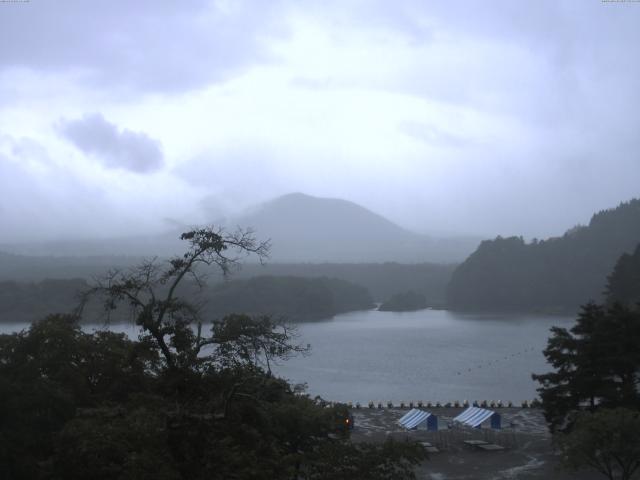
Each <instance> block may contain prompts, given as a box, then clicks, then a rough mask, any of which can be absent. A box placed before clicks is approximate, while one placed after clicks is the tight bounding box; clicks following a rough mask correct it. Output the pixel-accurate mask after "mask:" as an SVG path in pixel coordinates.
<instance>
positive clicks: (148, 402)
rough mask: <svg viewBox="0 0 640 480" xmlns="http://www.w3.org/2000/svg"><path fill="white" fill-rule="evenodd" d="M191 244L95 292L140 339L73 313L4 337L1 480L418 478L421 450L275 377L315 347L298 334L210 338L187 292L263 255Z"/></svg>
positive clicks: (208, 236)
mask: <svg viewBox="0 0 640 480" xmlns="http://www.w3.org/2000/svg"><path fill="white" fill-rule="evenodd" d="M182 239H183V240H186V241H187V242H188V243H189V248H188V249H187V251H186V253H185V254H184V255H182V256H179V257H174V258H172V259H171V260H170V261H169V262H167V263H164V264H158V263H157V262H155V261H147V262H144V263H141V264H140V265H138V266H137V267H135V268H133V269H131V270H129V271H126V272H120V271H112V272H110V273H109V274H107V275H106V276H105V277H103V278H102V279H100V280H99V281H98V282H97V283H96V284H95V285H93V286H92V287H91V288H90V289H89V290H87V291H86V292H85V295H84V300H85V304H86V301H89V300H90V299H92V298H99V299H100V300H101V301H102V302H103V303H102V305H103V306H104V308H106V309H107V310H108V311H110V312H112V313H114V314H120V313H121V311H122V310H119V309H118V307H119V306H121V307H122V306H125V307H126V309H127V310H128V311H129V315H130V318H132V320H133V321H134V322H135V324H136V325H137V326H139V327H140V332H141V333H140V337H139V340H138V341H133V340H130V339H127V338H126V337H125V336H124V335H122V334H116V333H113V332H108V331H106V332H95V333H85V332H83V331H82V330H81V329H80V327H79V323H78V317H76V316H71V315H53V316H49V317H47V318H45V319H44V320H42V321H40V322H36V323H34V324H33V325H32V326H31V328H30V329H29V330H28V331H23V332H20V333H15V334H12V335H0V478H11V479H37V478H51V479H72V480H73V479H86V478H95V479H105V480H106V479H113V478H117V479H123V480H124V479H147V478H148V479H154V480H155V479H163V480H169V479H196V480H197V479H234V478H235V479H265V480H267V479H303V478H305V479H315V478H335V479H338V478H340V479H342V478H350V479H358V478H362V479H364V478H368V479H374V480H375V479H399V480H403V479H411V478H414V475H413V466H415V465H416V464H417V463H418V462H420V461H422V460H423V459H424V458H425V452H424V450H423V449H422V447H420V446H419V445H411V444H404V443H403V444H394V443H386V444H382V445H368V444H358V445H352V444H350V443H349V442H348V439H347V436H348V430H347V429H346V423H345V418H346V416H347V414H348V412H347V410H346V408H345V407H344V406H333V407H329V406H327V405H326V404H324V402H322V401H321V400H319V399H311V398H308V397H307V396H305V395H301V394H300V392H299V391H298V389H297V388H294V387H292V386H290V385H289V384H288V383H287V382H286V381H284V380H282V379H278V378H274V376H273V375H272V373H271V368H270V367H271V364H272V363H273V362H274V361H277V360H279V359H280V360H282V359H286V358H288V357H289V356H291V355H293V354H296V353H304V352H305V351H306V349H305V348H302V347H299V346H297V345H295V343H293V341H292V340H293V337H292V332H291V331H290V330H288V329H287V327H286V326H283V325H281V326H278V325H276V324H274V323H273V322H272V321H271V319H270V318H269V317H265V316H262V317H259V318H251V317H249V316H246V315H229V316H227V317H225V318H223V319H222V320H221V321H218V322H216V323H213V324H211V327H210V328H209V329H204V328H203V322H202V318H201V312H200V310H199V309H198V308H196V306H195V305H194V304H192V303H190V302H188V301H186V300H184V299H183V298H181V297H180V296H179V295H178V291H179V288H178V287H179V286H180V284H181V283H182V282H183V280H184V279H185V278H187V277H191V278H192V280H193V281H194V282H195V283H196V284H201V282H202V277H201V276H200V274H199V273H198V270H197V268H196V267H197V266H198V265H201V264H202V265H217V266H218V267H219V268H220V269H222V270H223V271H224V272H228V271H229V270H230V269H231V267H233V266H234V264H235V262H236V260H237V258H238V256H237V255H235V254H232V253H230V252H233V251H234V250H235V251H236V253H237V254H246V253H255V254H257V255H258V256H262V255H263V254H264V253H265V251H264V248H265V245H264V244H260V243H257V242H256V241H255V240H254V239H253V237H252V236H251V235H250V234H248V233H247V232H237V233H236V234H233V235H226V234H225V233H224V232H221V231H216V230H213V229H209V228H207V229H200V230H195V231H192V232H187V233H185V234H183V235H182ZM205 330H208V331H205ZM326 473H328V474H329V476H326V475H325V474H326Z"/></svg>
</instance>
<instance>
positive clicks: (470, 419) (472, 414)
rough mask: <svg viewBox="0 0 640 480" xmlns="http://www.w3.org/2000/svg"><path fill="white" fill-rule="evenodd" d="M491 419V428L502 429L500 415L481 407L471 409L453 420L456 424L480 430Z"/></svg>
mask: <svg viewBox="0 0 640 480" xmlns="http://www.w3.org/2000/svg"><path fill="white" fill-rule="evenodd" d="M489 419H491V428H495V429H499V428H500V420H501V419H500V414H499V413H496V412H494V411H492V410H486V409H484V408H479V407H469V408H467V409H466V410H465V411H464V412H462V413H461V414H460V415H458V416H457V417H455V418H454V419H453V421H454V422H458V423H462V424H464V425H468V426H470V427H472V428H480V426H481V425H482V424H483V423H484V422H485V421H487V420H489Z"/></svg>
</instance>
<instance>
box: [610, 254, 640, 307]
mask: <svg viewBox="0 0 640 480" xmlns="http://www.w3.org/2000/svg"><path fill="white" fill-rule="evenodd" d="M606 293H607V302H608V303H615V302H619V303H624V304H627V305H635V304H640V243H639V244H638V246H637V247H636V249H635V251H634V252H633V253H632V254H628V253H625V254H623V255H622V256H621V257H620V258H619V259H618V262H617V263H616V265H615V267H614V268H613V272H612V273H611V275H609V277H608V285H607V292H606Z"/></svg>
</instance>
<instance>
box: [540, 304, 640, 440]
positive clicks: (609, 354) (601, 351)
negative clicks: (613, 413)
mask: <svg viewBox="0 0 640 480" xmlns="http://www.w3.org/2000/svg"><path fill="white" fill-rule="evenodd" d="M638 345H640V311H639V310H637V309H632V308H628V307H626V306H624V305H621V304H614V305H611V306H609V307H603V306H600V305H596V304H593V303H591V304H588V305H585V306H584V307H583V308H582V311H581V312H580V314H579V316H578V319H577V322H576V324H575V325H574V326H573V327H572V328H571V329H570V330H567V329H565V328H559V327H553V328H552V336H551V337H550V338H549V342H548V345H547V348H546V349H545V351H544V354H545V356H546V357H547V360H548V361H549V363H550V364H551V366H552V367H553V368H554V371H553V372H550V373H546V374H542V375H533V378H534V380H537V381H538V382H540V384H541V387H540V388H539V389H538V392H539V393H540V398H541V400H542V406H543V409H544V413H545V417H546V419H547V421H548V422H549V425H550V426H551V429H552V430H553V431H555V430H566V429H570V428H571V421H570V420H571V416H572V415H573V414H574V413H575V412H577V411H579V410H581V409H588V410H596V409H597V408H615V407H626V408H632V409H638V408H640V392H638V384H639V382H640V349H639V348H638Z"/></svg>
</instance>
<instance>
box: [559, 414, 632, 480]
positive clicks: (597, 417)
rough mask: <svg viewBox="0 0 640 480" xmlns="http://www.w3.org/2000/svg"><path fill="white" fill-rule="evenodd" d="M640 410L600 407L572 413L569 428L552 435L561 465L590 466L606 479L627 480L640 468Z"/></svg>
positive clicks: (575, 468)
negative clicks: (558, 449) (563, 432)
mask: <svg viewBox="0 0 640 480" xmlns="http://www.w3.org/2000/svg"><path fill="white" fill-rule="evenodd" d="M638 432H640V412H638V411H634V410H629V409H626V408H616V409H600V410H598V411H596V412H581V413H579V414H577V415H576V418H575V420H574V422H573V428H572V429H571V431H570V432H568V433H566V434H562V435H557V436H556V439H555V440H556V445H557V446H558V447H559V448H560V451H561V454H562V463H563V465H564V466H565V467H568V468H570V469H572V470H578V469H580V468H583V467H590V468H593V469H595V470H596V471H598V472H600V473H601V474H602V475H604V476H605V477H607V478H609V480H630V479H631V478H632V477H633V475H634V473H635V472H636V471H638V469H640V434H639V433H638Z"/></svg>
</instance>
